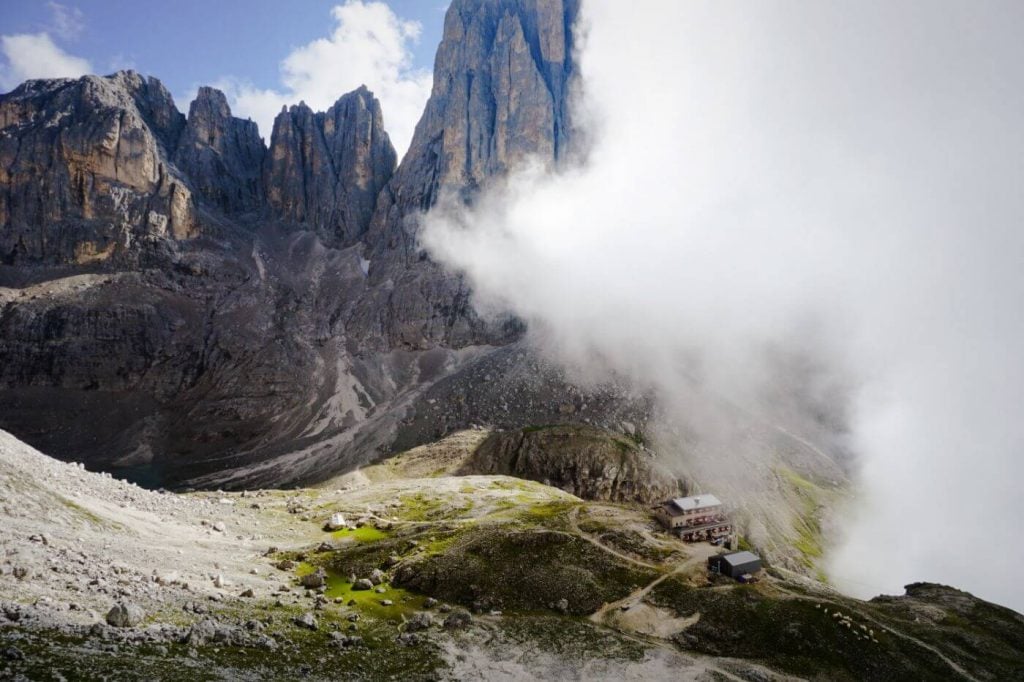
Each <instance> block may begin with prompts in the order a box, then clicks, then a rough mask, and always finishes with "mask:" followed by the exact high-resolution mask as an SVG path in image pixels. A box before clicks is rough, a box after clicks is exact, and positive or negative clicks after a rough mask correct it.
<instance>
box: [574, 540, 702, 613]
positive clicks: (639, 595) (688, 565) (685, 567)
mask: <svg viewBox="0 0 1024 682" xmlns="http://www.w3.org/2000/svg"><path fill="white" fill-rule="evenodd" d="M695 547H696V546H695ZM714 549H715V548H712V547H709V548H708V551H707V552H699V553H697V554H695V555H694V556H691V557H690V558H689V559H687V560H686V561H684V562H683V563H681V564H679V565H677V566H676V567H675V568H674V569H672V570H671V571H668V572H667V573H663V574H662V575H660V576H658V577H657V578H655V579H654V580H653V581H651V582H650V583H649V584H647V585H645V586H644V587H641V588H640V589H638V590H636V591H635V592H633V593H631V594H629V595H628V596H626V597H623V598H622V599H620V600H618V601H615V602H612V603H610V604H605V605H604V606H602V607H601V608H600V609H598V610H597V611H596V612H594V613H593V614H592V615H591V616H590V620H592V621H594V622H595V623H603V622H604V620H605V617H606V616H607V614H608V613H609V612H611V611H613V610H615V609H620V608H622V607H623V606H625V605H627V604H629V605H632V604H636V603H639V602H640V601H641V600H642V599H643V598H644V597H646V596H647V595H648V594H649V593H650V591H651V590H653V589H654V588H655V587H657V586H658V585H660V584H661V583H662V582H664V581H665V580H668V579H669V578H671V577H673V576H677V575H679V574H680V573H684V572H687V571H689V570H690V569H692V568H693V567H694V566H696V565H697V564H698V563H701V562H703V561H705V560H706V559H707V557H708V556H710V553H711V550H714Z"/></svg>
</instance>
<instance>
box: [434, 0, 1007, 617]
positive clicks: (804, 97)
mask: <svg viewBox="0 0 1024 682" xmlns="http://www.w3.org/2000/svg"><path fill="white" fill-rule="evenodd" d="M583 12H584V13H585V16H586V17H587V19H588V20H589V24H590V32H589V35H588V37H587V40H586V43H585V46H584V48H583V51H582V54H581V69H582V74H583V88H584V92H585V98H584V100H583V101H582V102H580V103H577V104H578V108H577V111H581V112H586V114H588V115H589V116H590V118H589V119H588V120H589V121H590V126H589V127H590V129H591V130H590V132H591V133H592V134H593V136H594V138H595V139H596V144H595V147H594V148H593V149H592V150H591V153H590V155H589V156H588V162H587V164H586V165H585V166H584V167H582V168H577V169H573V170H570V171H567V172H563V173H561V174H559V175H551V174H549V173H547V172H545V171H544V170H538V169H531V170H528V171H524V172H523V173H521V174H519V175H517V176H515V177H513V178H512V179H511V181H510V183H509V185H508V186H507V187H504V188H501V189H499V190H495V191H493V192H491V193H490V194H489V195H487V196H484V197H482V198H481V199H480V201H479V202H478V203H477V204H475V206H474V208H473V210H472V211H467V210H466V209H464V208H462V207H461V206H458V205H456V206H454V207H452V206H446V207H442V209H441V210H439V211H436V212H434V213H432V214H430V215H429V216H428V218H427V222H426V226H425V229H424V231H423V233H422V238H423V239H424V243H425V244H426V246H427V247H428V248H429V249H430V250H431V253H432V254H433V255H434V256H435V257H436V258H438V259H440V260H441V261H442V262H445V263H447V264H449V265H451V266H454V267H456V268H459V269H461V270H463V271H465V272H466V274H467V276H468V278H469V280H470V281H471V283H472V286H473V288H474V291H475V295H476V296H477V299H476V300H477V303H478V304H479V305H480V306H481V307H485V308H486V307H495V306H497V307H502V308H505V309H511V310H513V311H514V312H515V313H516V314H518V315H519V316H521V317H522V318H524V319H525V320H526V321H527V322H528V323H529V324H530V326H531V330H532V331H533V332H535V333H537V334H538V337H539V338H543V339H544V340H545V341H546V342H548V344H549V345H548V348H556V349H558V351H559V352H560V354H561V357H563V358H565V359H567V360H569V361H572V362H573V363H574V364H583V363H591V364H593V361H594V359H595V358H598V359H600V361H601V362H602V363H604V364H606V365H609V366H610V367H611V368H612V369H614V370H616V371H617V372H619V373H625V374H629V375H631V376H633V377H634V378H635V379H637V380H638V381H639V382H641V383H643V384H645V385H653V386H655V387H656V388H657V389H658V390H659V391H660V392H661V393H662V394H663V395H666V396H669V397H671V396H672V395H674V394H678V393H680V392H685V391H686V389H684V388H682V387H683V386H685V385H686V384H687V383H689V382H692V381H693V380H694V379H693V378H694V376H697V377H698V378H699V380H700V381H701V382H702V383H703V385H704V387H705V389H707V391H708V393H710V394H713V395H724V396H725V397H726V398H728V399H729V400H731V401H732V402H736V403H739V404H741V405H742V406H744V407H746V408H748V409H751V410H754V411H757V410H762V411H763V410H766V409H768V410H770V409H772V407H773V406H771V405H765V404H763V402H762V401H761V397H762V396H763V394H764V391H765V390H770V389H772V388H776V386H775V385H773V382H774V381H775V378H776V376H777V375H776V373H775V372H776V370H777V368H776V367H773V366H771V364H769V363H766V362H765V361H764V358H765V357H766V352H765V349H766V348H773V347H774V348H784V349H795V350H796V352H798V353H800V354H807V353H810V354H811V355H813V356H814V357H815V359H816V361H817V363H818V364H819V366H820V369H819V370H818V371H819V373H820V374H821V379H822V381H823V383H824V385H825V386H826V388H827V387H828V385H830V384H831V385H833V386H840V387H843V386H845V387H846V388H845V390H844V391H840V392H839V394H838V395H839V396H840V398H839V399H836V401H835V404H834V405H830V407H834V408H835V409H836V410H837V411H838V412H839V413H840V414H845V415H846V424H847V425H848V427H849V429H850V430H849V432H846V433H843V432H838V433H835V434H834V436H835V438H836V442H845V443H846V444H847V445H848V446H849V447H850V448H851V449H852V450H853V451H855V453H856V455H857V457H858V465H859V468H858V476H857V478H858V485H859V486H860V488H861V490H862V496H861V498H860V501H859V506H858V507H857V508H856V509H854V510H852V511H850V512H849V513H848V514H847V515H846V520H847V523H846V526H845V528H844V538H843V544H842V545H841V546H840V547H839V548H838V549H837V550H836V551H835V552H834V553H833V555H832V557H833V559H832V562H831V566H830V570H831V575H832V576H833V577H834V578H836V579H837V581H838V582H839V584H840V585H841V586H843V587H845V588H846V589H848V590H850V591H851V592H855V593H857V594H863V595H869V594H876V593H878V592H880V591H883V590H885V591H889V592H895V593H899V592H902V586H903V585H904V584H906V583H908V582H911V581H914V580H932V581H937V582H946V583H948V584H953V585H956V586H958V587H962V588H964V589H968V590H971V591H975V592H976V593H977V594H979V596H982V597H986V598H989V599H993V600H997V601H1000V602H1002V603H1005V604H1007V605H1009V606H1012V607H1014V608H1017V609H1018V610H1020V609H1022V608H1024V588H1022V587H1021V586H1020V584H1019V582H1020V581H1019V580H1018V579H1017V577H1016V572H1017V567H1018V566H1020V565H1021V564H1022V563H1024V545H1021V544H1020V543H1018V542H1016V539H1017V538H1018V537H1019V535H1020V526H1021V523H1022V522H1024V514H1022V512H1021V507H1020V504H1019V492H1018V491H1017V489H1016V482H1017V481H1020V480H1021V479H1022V478H1024V458H1022V457H1021V453H1022V452H1024V419H1022V418H1021V415H1020V409H1021V406H1022V405H1024V360H1022V357H1021V353H1020V349H1021V348H1024V314H1022V312H1021V310H1022V307H1021V301H1024V275H1022V273H1021V268H1020V265H1021V263H1024V230H1021V225H1022V224H1024V194H1022V193H1021V191H1020V188H1021V187H1022V186H1024V166H1022V165H1021V162H1020V159H1022V158H1024V133H1022V127H1021V121H1020V111H1022V110H1024V44H1022V43H1021V42H1020V40H1019V36H1018V35H1017V32H1016V30H1015V29H1016V27H1018V26H1019V25H1020V22H1021V19H1022V14H1024V10H1022V8H1021V5H1020V3H1018V2H1014V1H1012V0H1009V1H1003V2H1000V1H993V2H990V3H985V4H984V6H977V5H973V4H972V5H966V4H963V3H960V2H957V1H956V0H942V1H939V2H936V1H935V0H930V1H929V2H921V3H916V2H907V1H901V2H892V1H891V0H864V1H863V2H860V3H853V4H841V3H804V2H787V1H782V2H773V3H761V4H759V3H746V2H727V1H723V2H715V3H681V2H677V1H676V0H665V1H662V2H658V1H656V0H646V1H640V0H638V1H637V2H632V3H619V2H607V3H601V2H591V3H584V4H583ZM965 26H969V27H970V31H965V30H964V27H965ZM828 394H829V392H828V391H827V390H825V391H823V392H822V395H828ZM677 407H679V404H675V405H673V404H672V403H671V402H670V403H669V404H668V408H669V409H668V411H669V413H670V414H671V412H672V409H673V408H677ZM718 454H720V455H721V456H722V457H724V458H728V457H729V456H730V455H733V454H734V453H730V452H728V451H725V452H720V453H718ZM691 456H692V455H691ZM756 465H757V464H756V462H755V463H753V466H756ZM993 548H995V549H993ZM979 557H984V560H983V561H982V562H981V563H979ZM982 564H983V567H982Z"/></svg>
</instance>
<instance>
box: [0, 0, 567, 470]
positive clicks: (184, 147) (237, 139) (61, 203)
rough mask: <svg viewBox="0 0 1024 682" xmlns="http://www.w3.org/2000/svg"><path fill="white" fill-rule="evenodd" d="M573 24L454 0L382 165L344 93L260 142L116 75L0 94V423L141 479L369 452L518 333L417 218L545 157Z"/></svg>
mask: <svg viewBox="0 0 1024 682" xmlns="http://www.w3.org/2000/svg"><path fill="white" fill-rule="evenodd" d="M577 11H578V2H577V0H564V1H563V0H456V1H455V2H453V3H452V5H451V7H450V8H449V10H448V14H447V16H446V19H445V28H444V38H443V41H442V43H441V45H440V47H439V49H438V54H437V61H436V65H435V74H434V89H433V93H432V96H431V98H430V101H429V103H428V104H427V107H426V111H425V112H424V115H423V118H422V120H421V121H420V123H419V125H418V127H417V129H416V134H415V137H414V139H413V142H412V145H411V148H410V150H409V152H408V153H407V155H406V157H405V159H404V161H403V163H402V164H401V166H397V167H396V154H395V150H394V148H393V147H392V145H391V143H390V140H389V139H388V136H387V133H386V132H385V131H384V128H383V125H382V120H383V112H382V111H381V107H380V104H379V102H378V101H377V100H376V98H375V97H374V96H373V94H372V93H370V92H369V91H368V90H367V89H366V88H360V89H358V90H356V91H354V92H351V93H348V94H345V95H343V96H342V97H341V98H340V99H339V100H338V101H337V102H336V103H335V104H334V105H333V106H332V107H331V108H330V109H329V110H328V111H326V112H313V111H312V110H311V109H310V108H309V107H308V106H306V105H305V104H303V103H300V104H298V105H296V106H292V107H289V108H288V109H287V110H284V111H282V112H281V113H280V114H279V115H278V117H277V119H276V120H275V123H274V128H273V131H272V133H271V135H270V139H269V146H264V143H263V141H262V140H261V139H260V137H259V134H258V131H257V130H256V126H255V124H253V123H252V122H251V121H244V120H241V119H238V118H235V117H233V116H232V115H231V111H230V109H229V107H228V104H227V101H226V99H225V97H224V95H223V94H222V93H220V92H218V91H217V90H214V89H212V88H202V89H200V91H199V94H198V96H197V98H196V100H195V101H194V102H192V104H191V106H190V109H189V113H188V116H187V117H186V116H185V115H183V114H182V113H181V112H179V111H178V110H177V108H176V107H175V105H174V103H173V101H172V99H171V97H170V95H169V93H168V92H167V90H166V89H165V88H164V87H163V85H161V84H160V82H159V81H158V80H156V79H154V78H145V77H143V76H140V75H139V74H136V73H134V72H130V71H128V72H119V73H117V74H114V75H112V76H107V77H97V76H86V77H83V78H80V79H78V80H68V79H61V80H42V81H29V82H27V83H24V84H22V85H21V86H19V87H18V88H17V89H15V90H14V91H12V92H10V93H8V94H6V95H2V96H0V287H6V288H0V427H3V428H6V429H9V430H11V431H12V432H14V433H16V434H18V435H19V436H21V437H23V438H25V439H26V440H28V441H29V442H31V443H33V444H35V445H37V446H39V447H41V448H43V449H47V450H51V451H55V452H62V453H66V455H67V456H72V457H75V458H78V459H84V460H86V461H91V462H94V463H95V464H96V465H97V466H108V467H109V466H120V467H125V468H129V469H133V470H134V472H135V474H136V475H137V476H139V477H142V478H143V479H144V480H146V481H148V482H150V483H151V484H154V485H157V484H174V483H180V482H182V481H185V480H188V479H193V478H196V477H200V480H202V481H203V482H204V483H208V484H213V483H214V482H215V481H221V480H224V479H225V477H226V479H227V480H230V481H234V482H235V483H236V484H242V483H245V482H246V481H253V480H259V481H261V482H263V483H277V484H281V483H287V482H291V481H297V480H307V479H309V478H316V477H319V476H322V475H327V474H329V473H332V471H334V470H337V469H339V468H343V467H345V466H348V465H351V464H353V463H356V462H359V461H362V460H365V459H367V458H370V457H374V456H377V455H378V454H379V453H381V452H386V451H388V450H389V448H390V447H391V445H392V444H393V443H394V442H395V440H396V438H399V436H400V431H401V429H402V428H403V426H404V425H407V424H408V423H410V422H409V420H410V415H412V414H413V413H414V412H415V411H416V410H417V409H418V408H417V405H418V402H417V400H418V396H419V395H420V393H422V392H423V391H425V390H427V389H428V388H429V387H431V386H433V385H435V384H436V383H437V382H438V381H439V380H441V379H442V378H445V377H450V376H453V375H458V374H459V372H460V371H462V370H463V368H465V367H468V366H470V365H474V366H475V365H476V364H479V363H481V362H487V361H488V360H487V359H488V358H489V357H490V356H491V355H492V354H493V352H494V350H495V348H496V347H500V346H505V345H507V344H510V343H513V342H515V341H516V340H517V339H518V338H519V336H520V335H521V333H522V328H521V325H519V324H518V323H517V322H516V321H515V320H512V319H504V320H497V321H495V320H486V321H485V320H482V319H481V318H480V317H478V316H477V315H476V313H475V312H474V311H473V310H472V308H471V306H470V304H469V291H468V290H467V288H466V285H465V283H464V282H463V281H462V279H461V278H460V277H458V276H456V275H453V274H451V273H448V272H445V271H444V270H443V269H441V268H440V267H438V266H437V265H436V264H434V263H433V262H431V261H430V260H429V258H427V257H426V256H425V255H424V254H423V252H422V251H421V249H420V248H419V246H418V244H417V230H418V227H417V226H418V217H419V215H420V214H421V213H422V212H423V211H425V210H426V209H428V208H430V207H431V206H432V205H433V204H434V203H435V202H436V201H437V199H438V197H439V196H440V195H441V194H442V193H445V192H453V193H456V194H459V193H462V194H463V196H465V197H467V198H468V197H470V196H471V194H472V193H473V192H474V191H476V190H477V189H479V188H480V187H482V186H483V185H485V184H486V182H487V179H488V178H490V177H493V176H495V175H500V174H502V173H505V172H506V171H507V170H508V169H509V168H511V167H513V166H514V165H515V164H516V162H517V161H519V160H521V159H522V158H524V157H526V156H527V155H532V156H539V157H540V158H542V159H549V160H550V161H552V162H555V161H557V160H558V159H559V158H561V157H562V156H564V155H565V154H566V153H567V151H566V150H568V149H569V147H570V145H571V142H572V134H571V125H570V123H569V117H568V94H569V91H570V87H571V83H572V80H573V74H574V73H575V66H574V63H573V42H572V40H573V38H572V31H571V27H572V25H573V22H574V20H575V17H576V14H577ZM340 67H341V65H340V66H339V68H340ZM553 380H554V381H560V379H557V377H556V378H554V379H553ZM558 406H559V405H558V403H557V402H556V401H552V402H551V405H550V409H551V412H552V413H553V414H557V413H558V412H557V410H558ZM543 411H544V410H543V409H541V412H543ZM473 418H474V411H473V410H472V409H469V410H468V411H467V410H464V409H461V408H460V410H459V411H458V416H457V417H455V418H454V419H453V420H452V421H451V423H447V422H445V423H444V426H443V428H444V429H448V428H456V427H458V426H460V425H463V424H462V422H466V421H471V420H472V419H473ZM514 420H515V418H514V417H513V416H510V417H509V421H510V423H511V422H513V421H514ZM415 433H419V431H418V430H415V429H414V432H413V435H408V434H407V435H406V436H404V437H403V440H405V441H409V440H410V439H413V440H414V439H415V438H417V437H418V436H415ZM435 435H436V434H435V433H430V434H423V437H424V438H425V437H428V436H429V437H433V436H435Z"/></svg>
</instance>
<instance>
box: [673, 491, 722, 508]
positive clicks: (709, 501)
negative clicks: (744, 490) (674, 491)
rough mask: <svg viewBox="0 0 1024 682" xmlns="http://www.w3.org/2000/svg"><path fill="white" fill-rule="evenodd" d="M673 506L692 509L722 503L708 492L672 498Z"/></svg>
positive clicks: (718, 505)
mask: <svg viewBox="0 0 1024 682" xmlns="http://www.w3.org/2000/svg"><path fill="white" fill-rule="evenodd" d="M672 504H673V506H675V507H676V508H677V509H678V510H679V511H684V512H686V511H692V510H694V509H706V508H707V507H721V506H722V503H721V501H719V499H718V498H717V497H715V496H714V495H712V494H710V493H708V494H704V495H693V496H691V497H677V498H675V499H674V500H672Z"/></svg>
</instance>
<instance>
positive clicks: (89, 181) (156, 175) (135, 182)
mask: <svg viewBox="0 0 1024 682" xmlns="http://www.w3.org/2000/svg"><path fill="white" fill-rule="evenodd" d="M184 127H185V118H184V117H183V116H182V115H181V114H180V113H179V112H178V111H177V109H175V107H174V102H173V101H172V99H171V96H170V94H169V93H168V92H167V90H166V88H164V86H163V85H162V84H161V83H160V81H158V80H156V79H155V78H148V79H146V78H143V77H142V76H140V75H139V74H137V73H134V72H132V71H122V72H119V73H117V74H115V75H113V76H109V77H106V78H101V77H97V76H85V77H83V78H80V79H78V80H67V79H61V80H48V81H28V82H26V83H24V84H22V85H21V86H19V87H18V88H17V89H15V90H14V91H12V92H11V93H9V94H7V95H4V96H3V97H2V98H0V260H2V262H3V263H7V264H22V263H31V262H47V263H72V264H79V265H83V264H90V263H94V262H96V261H103V260H107V259H109V258H111V257H112V256H115V255H120V254H124V252H126V251H128V250H130V249H131V247H132V244H133V241H135V240H138V239H146V238H172V239H186V238H189V237H193V236H195V235H196V234H197V233H198V231H199V225H198V222H197V218H196V206H195V201H194V199H193V196H192V192H191V191H190V190H189V188H188V183H187V182H186V181H185V179H184V178H183V177H182V175H181V174H180V173H179V172H178V171H177V169H176V168H175V167H174V166H173V165H172V164H170V163H168V159H169V158H170V154H171V152H172V151H173V149H174V147H175V145H176V144H177V141H178V138H179V137H180V135H181V132H182V129H183V128H184Z"/></svg>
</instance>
